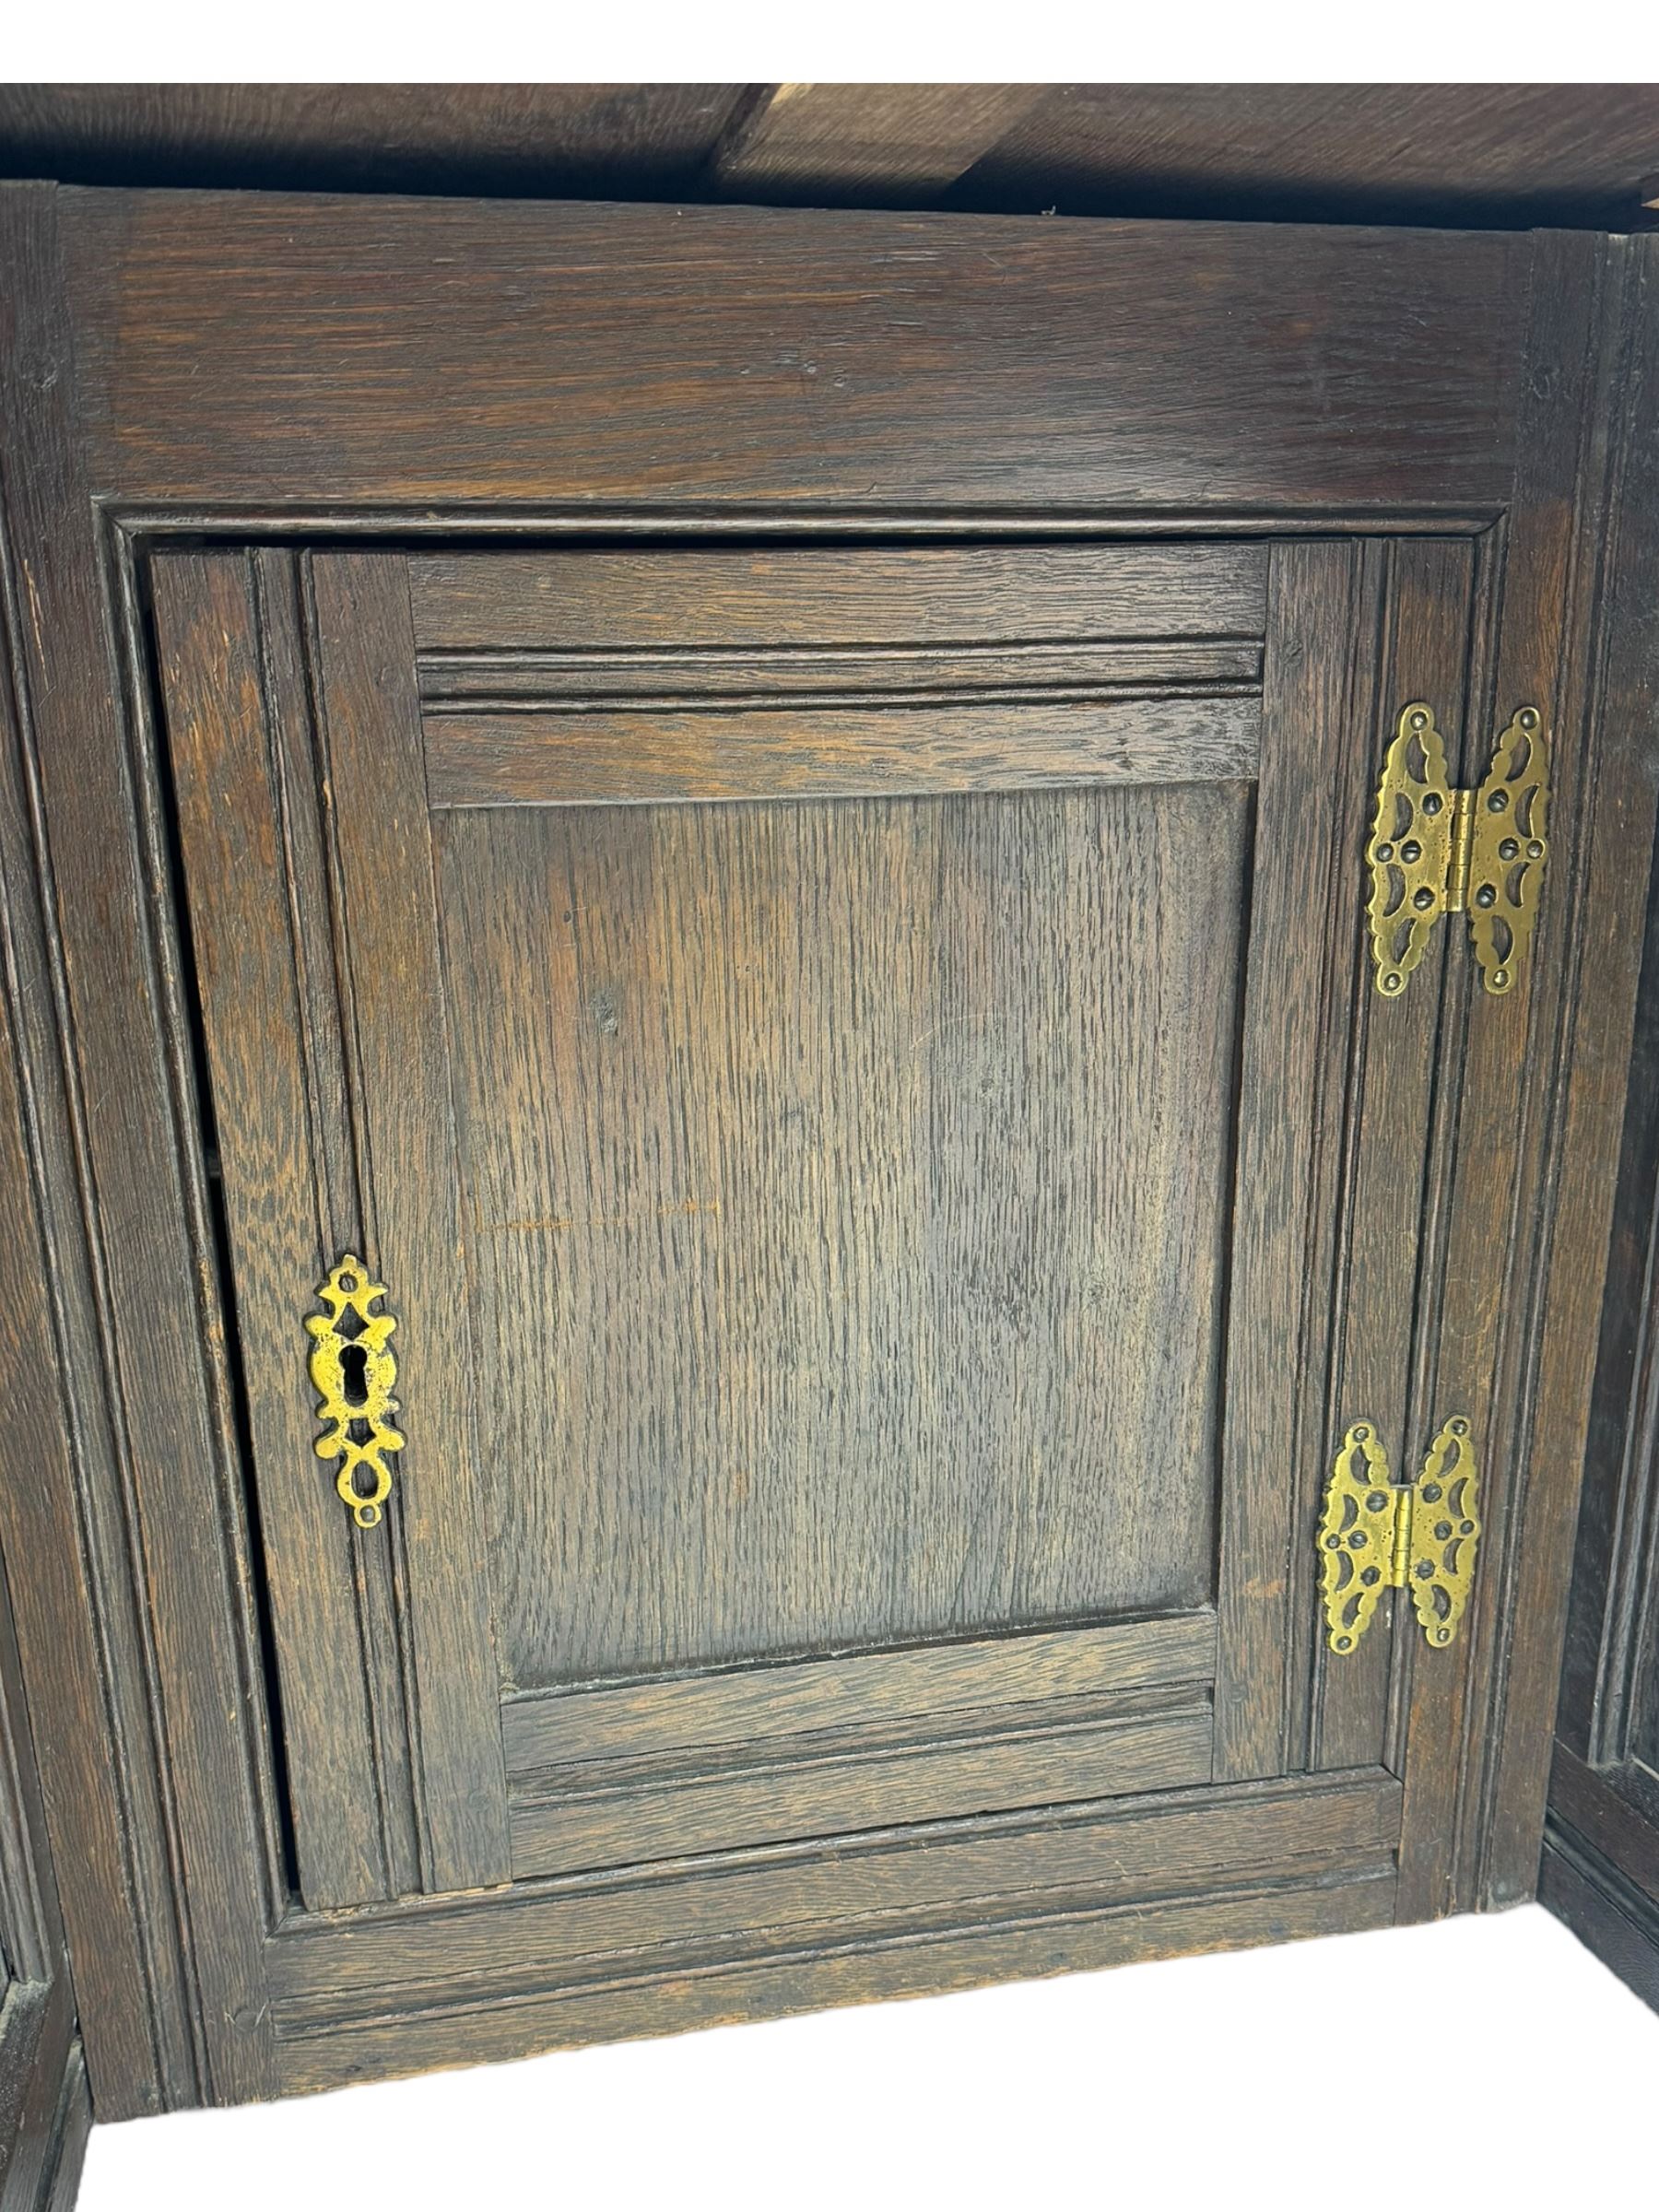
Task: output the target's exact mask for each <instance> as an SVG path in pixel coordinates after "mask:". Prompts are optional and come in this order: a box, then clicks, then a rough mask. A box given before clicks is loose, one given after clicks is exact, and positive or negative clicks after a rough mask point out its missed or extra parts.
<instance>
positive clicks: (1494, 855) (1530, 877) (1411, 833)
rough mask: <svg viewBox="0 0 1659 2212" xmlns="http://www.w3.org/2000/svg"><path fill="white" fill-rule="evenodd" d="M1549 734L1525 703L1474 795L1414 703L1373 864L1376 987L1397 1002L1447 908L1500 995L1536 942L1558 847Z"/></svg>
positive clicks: (1380, 809) (1393, 760) (1399, 736)
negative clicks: (1457, 785) (1541, 899)
mask: <svg viewBox="0 0 1659 2212" xmlns="http://www.w3.org/2000/svg"><path fill="white" fill-rule="evenodd" d="M1548 830H1549V736H1548V733H1547V731H1546V730H1545V728H1544V723H1543V717H1542V716H1541V715H1540V714H1539V712H1538V710H1537V708H1536V707H1521V708H1519V709H1518V710H1517V711H1516V713H1515V715H1514V717H1513V719H1512V721H1511V723H1510V724H1509V727H1508V728H1507V729H1506V730H1505V731H1504V732H1503V735H1501V736H1500V738H1499V740H1498V743H1497V745H1496V746H1495V747H1493V750H1492V764H1491V766H1490V767H1489V768H1488V771H1487V772H1486V775H1485V777H1484V778H1483V779H1482V781H1481V783H1480V785H1479V788H1478V789H1477V790H1474V791H1453V789H1452V787H1451V784H1450V782H1448V781H1447V776H1446V741H1445V739H1444V738H1443V737H1442V736H1441V734H1440V731H1439V730H1438V728H1437V727H1436V726H1435V721H1434V709H1433V708H1432V707H1430V706H1428V705H1427V704H1425V703H1424V701H1422V700H1413V702H1412V703H1411V705H1410V706H1408V707H1403V708H1402V709H1401V711H1400V719H1399V722H1398V724H1397V725H1396V727H1395V731H1394V742H1393V744H1392V745H1390V747H1389V748H1388V758H1387V759H1386V760H1385V761H1384V762H1383V766H1382V782H1380V783H1379V784H1378V786H1377V811H1376V815H1375V817H1374V818H1373V821H1372V824H1371V842H1370V844H1369V845H1367V847H1366V849H1365V857H1366V859H1367V861H1368V862H1369V863H1370V865H1371V901H1370V904H1369V906H1368V907H1367V910H1366V912H1367V915H1368V918H1369V920H1370V924H1371V958H1372V959H1373V960H1374V961H1375V962H1376V967H1377V988H1378V990H1379V991H1381V992H1382V995H1383V996H1384V997H1385V998H1395V997H1397V996H1398V995H1399V994H1400V993H1401V992H1402V991H1403V990H1404V989H1405V988H1406V977H1407V976H1408V975H1409V974H1410V973H1411V971H1412V970H1413V969H1414V968H1415V967H1416V966H1417V965H1418V961H1419V960H1420V959H1422V957H1423V955H1424V953H1425V952H1426V951H1427V950H1428V947H1429V938H1430V932H1431V931H1432V930H1433V928H1434V925H1435V924H1436V923H1437V922H1438V921H1439V920H1440V918H1441V915H1442V914H1467V915H1468V917H1469V934H1470V935H1471V937H1472V938H1473V939H1474V944H1475V958H1476V960H1477V963H1478V965H1479V968H1480V980H1481V982H1482V983H1483V984H1484V985H1485V987H1486V989H1487V990H1488V991H1489V992H1492V993H1494V994H1497V995H1498V996H1500V997H1501V996H1502V994H1504V993H1505V992H1506V991H1509V990H1512V988H1513V986H1514V982H1515V977H1516V975H1517V974H1518V972H1519V971H1520V968H1521V965H1522V962H1523V961H1524V959H1525V958H1526V949H1527V947H1528V946H1529V945H1530V943H1531V942H1532V933H1533V924H1534V921H1535V918H1536V914H1537V907H1538V894H1539V891H1540V889H1541V888H1542V886H1543V879H1544V860H1545V855H1546V853H1547V851H1548V849H1549V848H1548Z"/></svg>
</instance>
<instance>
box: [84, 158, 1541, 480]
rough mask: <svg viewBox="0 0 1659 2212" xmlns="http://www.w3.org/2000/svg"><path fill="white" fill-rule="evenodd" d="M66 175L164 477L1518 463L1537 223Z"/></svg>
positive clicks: (88, 301) (1289, 470)
mask: <svg viewBox="0 0 1659 2212" xmlns="http://www.w3.org/2000/svg"><path fill="white" fill-rule="evenodd" d="M65 206H66V225H65V231H66V243H67V245H68V249H69V253H70V265H71V281H72V283H73V285H74V288H75V291H76V300H77V303H78V313H79V319H80V326H79V334H78V341H77V354H76V363H77V373H78V377H79V383H80V390H81V397H82V406H83V410H84V415H85V419H86V423H87V439H88V448H87V465H88V475H89V478H90V481H91V484H92V486H93V488H95V489H97V490H100V491H105V492H111V493H113V494H115V495H117V496H119V497H120V498H121V499H122V500H124V501H126V502H132V503H136V504H140V505H150V504H154V503H156V502H160V503H161V504H162V505H164V506H177V505H179V504H181V503H183V504H190V503H199V502H202V501H206V502H208V503H213V502H220V503H225V502H229V503H232V504H237V503H240V504H241V505H243V506H244V507H254V508H258V507H262V506H270V505H275V506H277V507H288V508H291V507H293V506H295V505H296V504H301V505H302V504H306V503H309V504H311V505H312V507H322V508H324V509H325V510H327V511H329V512H340V511H341V510H342V509H344V508H345V507H347V506H348V505H350V504H352V503H354V502H355V503H359V504H368V505H369V506H373V505H374V504H375V503H376V502H377V501H378V502H382V503H383V502H391V503H395V502H396V501H399V500H402V501H406V502H408V503H409V504H410V505H412V506H414V507H416V508H425V507H428V506H431V505H434V504H437V505H440V506H450V507H455V506H465V505H469V504H471V503H474V502H477V501H488V500H497V501H505V502H510V503H512V505H514V506H515V507H517V508H519V509H521V510H527V511H530V512H535V511H537V510H545V509H547V508H548V507H559V508H561V509H564V510H567V511H570V510H576V511H580V512H582V514H583V515H584V516H586V517H587V518H588V519H589V520H590V521H598V520H602V519H603V518H604V516H605V514H606V512H612V511H615V510H616V509H617V508H618V506H630V507H632V508H633V509H635V510H636V511H638V510H639V509H641V508H649V507H650V506H651V505H652V504H653V502H654V503H657V504H658V505H659V507H660V506H661V505H662V504H664V503H675V502H678V503H687V502H689V503H693V504H697V503H701V504H702V505H704V506H705V507H712V508H714V509H717V510H719V511H722V512H737V513H739V514H741V513H743V512H745V511H746V510H747V511H758V512H767V511H771V512H782V511H783V509H784V508H785V507H786V505H787V504H788V503H790V502H795V503H797V505H798V503H799V502H801V501H803V500H806V501H810V502H812V503H813V504H814V506H815V507H816V508H817V509H818V512H820V513H822V514H826V515H827V514H828V513H829V512H830V510H831V509H832V508H834V507H837V506H839V507H843V508H845V507H851V508H853V509H854V510H856V511H858V512H864V513H868V514H880V515H884V516H885V517H886V518H888V521H889V522H890V521H891V520H893V519H894V518H897V517H901V516H904V515H906V514H908V513H912V512H915V511H916V510H917V509H923V510H933V511H936V510H939V509H943V508H947V507H959V508H968V509H970V510H971V509H974V508H987V507H994V506H996V505H999V504H1005V503H1006V504H1008V505H1011V506H1012V507H1013V508H1014V509H1015V510H1016V511H1017V512H1018V511H1020V510H1023V511H1025V512H1027V513H1028V514H1029V513H1030V512H1042V513H1047V514H1062V515H1064V514H1068V513H1069V514H1077V513H1088V512H1090V511H1093V512H1096V513H1098V512H1100V511H1102V510H1105V511H1109V512H1158V511H1159V510H1162V511H1164V512H1168V511H1169V510H1170V509H1171V508H1173V507H1178V506H1184V507H1186V508H1187V509H1188V510H1189V511H1190V512H1192V513H1193V514H1194V515H1203V514H1206V513H1207V514H1216V513H1234V514H1236V513H1237V512H1240V511H1241V510H1247V511H1253V512H1260V511H1262V510H1264V509H1273V510H1275V511H1277V512H1281V513H1288V514H1300V515H1302V516H1304V517H1306V516H1311V515H1315V514H1318V513H1321V512H1327V513H1328V512H1329V511H1330V510H1331V509H1333V508H1349V509H1352V508H1355V507H1367V508H1372V509H1375V510H1378V511H1398V510H1401V509H1419V510H1420V509H1422V508H1426V507H1428V508H1440V509H1441V510H1450V511H1453V512H1463V513H1465V514H1466V513H1468V512H1470V511H1471V510H1477V511H1481V512H1486V513H1488V514H1489V513H1491V512H1496V511H1497V510H1498V509H1499V508H1500V506H1501V504H1502V503H1503V501H1504V500H1505V498H1506V497H1507V496H1508V492H1509V487H1510V482H1511V469H1512V459H1513V441H1514V428H1515V421H1516V407H1517V402H1518V380H1519V372H1520V347H1518V345H1517V343H1516V338H1515V323H1514V302H1515V300H1516V299H1517V297H1519V296H1520V295H1521V294H1522V292H1524V288H1525V272H1526V268H1527V265H1528V261H1529V257H1530V254H1531V252H1532V248H1531V246H1530V244H1529V243H1528V242H1527V241H1524V240H1517V239H1511V238H1502V237H1495V236H1494V237H1472V236H1465V235H1459V234H1455V233H1438V234H1432V235H1430V234H1427V233H1425V234H1422V235H1418V236H1413V237H1410V238H1406V237H1405V236H1403V235H1402V234H1401V233H1398V232H1387V231H1367V230H1347V231H1341V232H1332V231H1320V230H1312V229H1310V230H1300V231H1298V230H1277V229H1266V228H1258V229H1251V228H1249V227H1237V228H1232V229H1228V228H1226V227H1224V226H1217V225H1201V224H1191V225H1179V226H1175V225H1171V226H1159V225H1157V224H1146V225H1140V224H1105V223H1100V224H1077V223H1065V222H1053V223H1033V224H1028V225H1019V224H1013V223H1008V222H998V221H993V220H982V219H978V218H975V219H971V220H970V219H964V218H947V217H941V216H913V217H901V216H884V215H866V214H853V213H849V214H846V215H842V216H838V217H836V218H834V219H833V222H828V221H826V219H825V218H823V217H821V216H819V215H817V214H815V213H813V212H811V211H805V210H804V211H800V212H794V211H791V210H788V209H752V208H686V209H681V210H679V211H677V212H676V213H673V214H670V215H664V214H661V213H658V212H656V211H654V210H651V209H636V208H630V207H586V206H566V207H559V206H533V205H529V204H521V203H503V204H500V205H496V206H477V205H475V204H469V203H465V202H458V201H456V202H451V201H429V202H421V203H413V204H412V203H409V202H398V201H373V200H359V201H353V202H342V201H330V200H326V199H304V198H291V199H290V198H283V197H279V196H276V195H272V196H269V197H266V196H248V197H244V198H241V199H238V198H236V197H234V196H222V197H220V196H215V195H212V194H203V195H191V194H179V195H156V196H150V197H147V196H145V195H143V194H138V195H122V194H98V193H85V194H66V195H65ZM1287 289H1290V290H1292V291H1293V292H1294V294H1295V298H1296V300H1297V306H1296V309H1295V311H1294V312H1291V313H1289V314H1287V313H1286V312H1284V309H1283V307H1282V305H1281V302H1282V300H1283V299H1284V297H1285V294H1286V292H1287ZM1039 297H1041V303H1042V304H1041V312H1037V313H1033V312H1032V303H1033V301H1034V300H1037V299H1038V298H1039ZM716 301H717V302H718V305H717V307H716V306H715V305H714V304H713V303H714V302H716ZM1106 333H1110V342H1106V340H1105V339H1104V337H1103V335H1102V334H1106ZM485 361H487V362H488V379H489V398H488V406H484V407H480V406H478V404H477V394H478V388H479V387H478V377H479V364H480V363H481V362H485ZM196 363H211V373H210V374H208V375H205V376H204V375H197V374H194V373H192V372H191V365H192V364H196ZM624 379H625V389H626V394H627V398H626V404H625V405H623V404H619V394H620V393H621V391H622V390H623V389H624V384H623V381H622V380H624ZM389 447H390V451H391V453H393V454H394V456H395V459H394V466H393V469H392V470H391V472H389V471H388V466H387V460H388V450H389Z"/></svg>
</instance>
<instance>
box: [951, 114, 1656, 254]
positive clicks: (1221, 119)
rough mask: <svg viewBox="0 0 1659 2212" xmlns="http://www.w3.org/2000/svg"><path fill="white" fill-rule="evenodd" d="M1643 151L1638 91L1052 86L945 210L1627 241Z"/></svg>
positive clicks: (1649, 118)
mask: <svg viewBox="0 0 1659 2212" xmlns="http://www.w3.org/2000/svg"><path fill="white" fill-rule="evenodd" d="M1656 139H1659V94H1656V93H1655V91H1654V88H1653V86H1652V85H1632V84H1624V85H1498V84H1480V85H1324V84H1294V85H1268V84H1249V85H1187V84H1182V85H1124V84H1117V85H1055V86H1053V87H1051V88H1049V90H1048V94H1047V97H1046V98H1045V99H1043V100H1041V101H1039V102H1038V103H1037V104H1036V105H1035V106H1034V107H1033V108H1031V109H1030V110H1029V111H1028V112H1027V113H1026V114H1025V115H1024V116H1022V117H1021V118H1019V119H1018V121H1017V122H1015V123H1014V124H1012V125H1011V127H1010V128H1009V130H1008V131H1007V132H1006V135H1004V137H1003V138H1002V139H1001V140H1000V141H999V142H998V144H997V145H996V146H995V147H993V148H991V149H990V150H989V151H988V152H987V153H986V154H985V155H984V156H983V157H982V159H981V160H980V162H979V163H978V164H977V165H976V167H975V168H974V169H973V170H971V171H970V172H969V173H968V175H967V176H966V177H965V178H964V179H963V181H962V183H961V186H960V188H959V191H958V192H956V193H955V194H953V198H954V200H955V201H956V202H957V203H958V204H959V205H966V206H1003V207H1018V208H1022V209H1036V208H1040V207H1050V206H1055V205H1056V204H1057V205H1058V206H1060V207H1061V208H1062V209H1063V211H1064V212H1065V213H1066V214H1068V215H1077V214H1081V213H1084V212H1086V211H1088V210H1090V209H1103V210H1108V211H1111V212H1113V213H1116V212H1124V213H1134V214H1137V215H1182V216H1193V215H1207V214H1218V213H1222V212H1225V213H1227V214H1230V215H1231V216H1233V217H1234V218H1253V219H1255V220H1258V221H1259V220H1264V219H1265V220H1270V221H1279V222H1283V221H1296V220H1306V219H1309V218H1313V219H1316V220H1319V221H1322V222H1335V221H1348V222H1352V221H1355V220H1360V221H1378V220H1381V221H1386V222H1396V223H1436V224H1446V223H1459V222H1464V223H1467V222H1500V223H1511V224H1514V225H1517V226H1525V225H1532V224H1538V225H1545V226H1554V225H1558V224H1563V223H1567V224H1571V223H1579V224H1586V225H1589V226H1591V227H1594V228H1596V229H1604V228H1605V229H1629V228H1630V227H1631V226H1632V225H1633V224H1634V223H1635V222H1636V221H1637V220H1638V219H1639V208H1640V205H1641V200H1642V198H1643V196H1644V195H1643V194H1642V191H1641V179H1642V178H1643V177H1644V176H1651V175H1653V173H1654V172H1655V170H1656V169H1659V162H1654V161H1651V160H1649V159H1648V156H1647V151H1646V149H1648V148H1650V147H1653V145H1654V143H1655V140H1656ZM1644 164H1645V166H1644Z"/></svg>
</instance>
